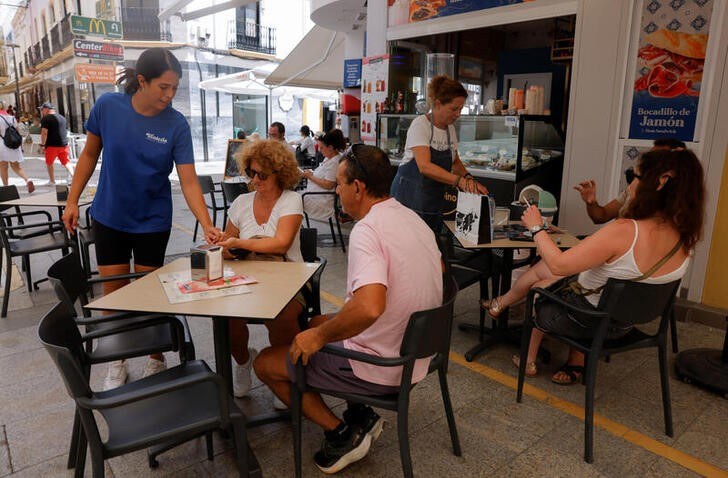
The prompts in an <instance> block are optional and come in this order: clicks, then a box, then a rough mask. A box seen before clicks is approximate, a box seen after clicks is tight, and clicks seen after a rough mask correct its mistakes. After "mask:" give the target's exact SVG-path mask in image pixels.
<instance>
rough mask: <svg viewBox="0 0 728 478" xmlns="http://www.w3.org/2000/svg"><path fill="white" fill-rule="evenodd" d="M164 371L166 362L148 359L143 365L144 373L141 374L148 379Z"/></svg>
mask: <svg viewBox="0 0 728 478" xmlns="http://www.w3.org/2000/svg"><path fill="white" fill-rule="evenodd" d="M164 370H167V362H165V361H164V360H157V359H155V358H151V357H149V358H148V359H147V363H146V365H144V373H143V374H142V377H148V376H150V375H154V374H155V373H159V372H162V371H164Z"/></svg>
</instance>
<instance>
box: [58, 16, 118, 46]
mask: <svg viewBox="0 0 728 478" xmlns="http://www.w3.org/2000/svg"><path fill="white" fill-rule="evenodd" d="M71 32H72V33H73V34H74V35H86V36H95V37H103V38H109V39H116V40H120V39H121V38H123V36H124V34H123V30H122V28H121V22H115V21H112V20H102V19H101V18H90V17H82V16H80V15H71Z"/></svg>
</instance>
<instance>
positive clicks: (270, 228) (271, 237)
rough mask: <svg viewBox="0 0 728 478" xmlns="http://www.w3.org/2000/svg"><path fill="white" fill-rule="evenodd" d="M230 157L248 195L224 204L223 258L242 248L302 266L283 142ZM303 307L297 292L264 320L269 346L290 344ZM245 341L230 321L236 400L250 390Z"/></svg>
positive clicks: (243, 328) (291, 163) (258, 144)
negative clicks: (272, 317) (242, 174)
mask: <svg viewBox="0 0 728 478" xmlns="http://www.w3.org/2000/svg"><path fill="white" fill-rule="evenodd" d="M236 159H237V161H238V166H239V168H240V171H245V174H247V176H248V177H249V178H250V182H251V185H252V186H253V189H254V191H253V192H250V193H247V194H241V195H240V196H238V197H237V198H236V199H235V201H233V203H232V204H231V205H230V209H229V210H228V222H227V224H226V226H225V232H224V234H223V238H222V240H221V241H220V242H218V245H221V246H222V247H223V255H224V257H225V258H228V259H231V258H234V257H235V256H234V255H233V253H231V252H230V250H231V249H243V250H245V251H248V252H249V253H248V255H247V258H248V259H253V260H289V261H295V262H303V257H302V256H301V246H300V241H299V230H300V228H301V220H302V219H303V205H302V204H301V196H299V195H298V194H297V193H295V192H293V191H292V190H291V188H293V187H294V186H295V185H296V184H297V183H298V181H299V173H298V167H297V166H296V160H295V159H294V158H293V154H292V153H291V152H290V151H289V150H288V148H287V147H286V144H285V143H283V142H280V141H275V140H271V139H268V140H259V141H255V142H251V143H249V144H248V145H247V146H246V147H245V148H241V149H240V150H239V151H238V152H237V153H236ZM303 307H304V301H303V296H301V295H300V294H299V295H298V296H297V297H295V298H294V299H292V300H291V301H290V302H289V303H288V304H287V305H286V306H285V307H284V308H283V310H282V311H281V312H280V313H279V314H278V316H277V317H276V319H275V320H272V321H270V322H266V324H265V325H266V327H268V337H269V339H270V343H271V345H284V344H289V343H291V340H293V337H294V336H295V335H296V333H297V332H298V331H299V328H298V315H299V314H300V313H301V312H302V311H303ZM248 337H249V335H248V326H247V324H246V323H245V322H244V321H242V320H231V321H230V350H231V351H232V356H233V358H234V359H235V362H236V363H235V366H234V370H233V394H234V395H235V396H236V397H243V396H245V395H247V394H248V391H249V390H250V385H251V375H250V371H251V363H252V360H253V359H254V358H255V355H256V351H255V350H254V349H250V348H248Z"/></svg>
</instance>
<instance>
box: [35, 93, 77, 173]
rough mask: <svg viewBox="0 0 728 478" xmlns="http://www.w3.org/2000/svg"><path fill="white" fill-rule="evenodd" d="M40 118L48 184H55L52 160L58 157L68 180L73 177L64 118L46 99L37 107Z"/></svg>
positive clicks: (41, 143) (41, 141) (41, 144)
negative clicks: (66, 172)
mask: <svg viewBox="0 0 728 478" xmlns="http://www.w3.org/2000/svg"><path fill="white" fill-rule="evenodd" d="M38 109H39V110H40V114H41V116H42V117H41V120H40V146H41V148H43V151H44V152H45V163H46V168H48V180H49V181H48V184H51V185H54V184H56V179H55V173H54V172H53V162H54V161H55V160H56V158H58V161H60V162H61V166H63V167H64V168H66V171H68V177H69V182H70V180H71V178H72V177H73V166H71V163H70V162H69V160H68V129H67V128H66V118H64V117H63V115H60V114H58V113H56V107H55V106H53V103H51V102H48V101H46V102H45V103H43V104H42V105H40V106H39V107H38Z"/></svg>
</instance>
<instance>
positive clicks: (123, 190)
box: [86, 93, 194, 233]
mask: <svg viewBox="0 0 728 478" xmlns="http://www.w3.org/2000/svg"><path fill="white" fill-rule="evenodd" d="M86 129H87V130H88V131H89V132H91V133H93V134H95V135H96V136H99V137H100V138H101V141H102V144H103V155H102V162H101V173H100V177H99V184H98V187H97V189H96V196H95V198H94V202H93V205H92V206H91V214H92V216H93V217H94V220H97V221H99V222H100V223H101V224H104V225H105V226H108V227H111V228H113V229H117V230H120V231H125V232H131V233H149V232H162V231H168V230H170V229H171V228H172V185H171V184H170V182H169V175H170V173H171V172H172V168H173V166H174V165H175V164H194V153H193V149H192V135H191V134H190V125H189V124H188V123H187V120H186V119H185V117H184V116H182V114H181V113H180V112H178V111H177V110H175V109H174V108H172V107H171V106H168V107H167V108H166V109H165V110H164V111H162V112H161V113H159V114H158V115H156V116H143V115H140V114H139V113H137V112H136V111H135V110H134V108H133V107H132V104H131V96H130V95H128V94H126V93H105V94H103V95H101V97H99V99H98V100H97V101H96V104H94V107H93V108H92V109H91V113H90V114H89V118H88V120H87V121H86Z"/></svg>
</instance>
